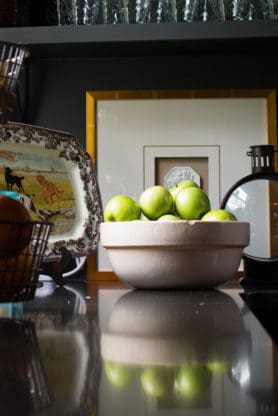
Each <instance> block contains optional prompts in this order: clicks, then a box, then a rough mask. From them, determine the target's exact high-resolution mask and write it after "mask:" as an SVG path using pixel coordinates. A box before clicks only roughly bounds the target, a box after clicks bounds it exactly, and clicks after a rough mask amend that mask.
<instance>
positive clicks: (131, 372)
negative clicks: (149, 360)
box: [104, 361, 136, 387]
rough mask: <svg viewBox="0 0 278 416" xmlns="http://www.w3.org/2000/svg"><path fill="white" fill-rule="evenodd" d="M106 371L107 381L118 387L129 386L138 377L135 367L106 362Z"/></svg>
mask: <svg viewBox="0 0 278 416" xmlns="http://www.w3.org/2000/svg"><path fill="white" fill-rule="evenodd" d="M104 370H105V374H106V377H107V379H108V380H109V381H110V382H111V383H112V384H113V385H114V386H116V387H126V386H128V385H129V384H130V383H131V382H132V381H133V380H134V378H135V375H136V370H135V368H134V367H129V366H127V365H125V364H122V363H115V362H112V361H105V363H104Z"/></svg>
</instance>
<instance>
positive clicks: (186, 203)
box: [175, 186, 210, 220]
mask: <svg viewBox="0 0 278 416" xmlns="http://www.w3.org/2000/svg"><path fill="white" fill-rule="evenodd" d="M175 208H176V212H177V214H178V216H179V217H180V218H182V219H183V220H199V219H201V218H202V217H203V215H205V214H206V213H207V212H208V211H210V200H209V197H208V196H207V194H206V193H205V192H204V191H203V190H202V189H201V188H197V187H193V186H190V187H188V188H182V189H181V190H180V191H179V192H178V193H177V195H176V198H175Z"/></svg>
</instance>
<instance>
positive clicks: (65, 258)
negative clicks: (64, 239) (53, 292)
mask: <svg viewBox="0 0 278 416" xmlns="http://www.w3.org/2000/svg"><path fill="white" fill-rule="evenodd" d="M60 252H61V259H60V260H59V261H52V262H47V263H44V264H43V266H42V269H41V273H43V274H47V275H48V276H50V277H52V279H53V280H54V282H55V283H56V284H57V285H59V286H64V285H65V284H66V283H68V282H69V280H68V279H66V278H65V277H63V273H64V272H65V271H66V269H67V267H68V265H69V263H70V261H71V259H72V256H71V254H70V252H69V251H68V250H67V249H66V248H65V247H62V248H61V249H60Z"/></svg>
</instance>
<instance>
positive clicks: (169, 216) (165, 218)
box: [157, 214, 180, 222]
mask: <svg viewBox="0 0 278 416" xmlns="http://www.w3.org/2000/svg"><path fill="white" fill-rule="evenodd" d="M178 220H180V218H179V217H177V216H176V215H173V214H164V215H161V217H159V218H158V220H157V221H159V222H168V221H178Z"/></svg>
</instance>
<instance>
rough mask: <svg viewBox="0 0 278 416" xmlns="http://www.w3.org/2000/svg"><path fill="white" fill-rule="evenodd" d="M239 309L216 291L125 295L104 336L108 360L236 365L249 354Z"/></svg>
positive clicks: (103, 349) (103, 341)
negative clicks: (224, 363)
mask: <svg viewBox="0 0 278 416" xmlns="http://www.w3.org/2000/svg"><path fill="white" fill-rule="evenodd" d="M248 340H249V338H248V334H247V333H246V330H245V328H244V325H243V320H242V316H241V312H240V309H239V307H238V305H237V304H236V303H235V301H234V300H233V299H232V298H231V297H230V296H228V295H226V294H224V293H222V292H220V291H217V290H208V291H192V292H189V291H151V290H150V291H141V290H135V291H132V292H129V293H127V294H126V295H124V296H122V297H121V298H120V300H119V301H118V302H117V303H116V304H115V306H114V308H113V310H112V313H111V316H110V319H109V322H108V326H107V329H106V332H104V333H102V336H101V353H102V356H103V358H104V359H105V360H111V361H114V362H117V361H118V362H123V363H127V364H138V365H139V364H140V365H158V364H166V365H176V364H182V363H185V362H200V363H205V362H207V361H208V360H210V359H214V360H215V359H217V360H227V361H228V362H230V363H231V362H235V361H237V360H238V359H240V357H241V356H244V357H245V356H246V354H248V351H249V343H248Z"/></svg>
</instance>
